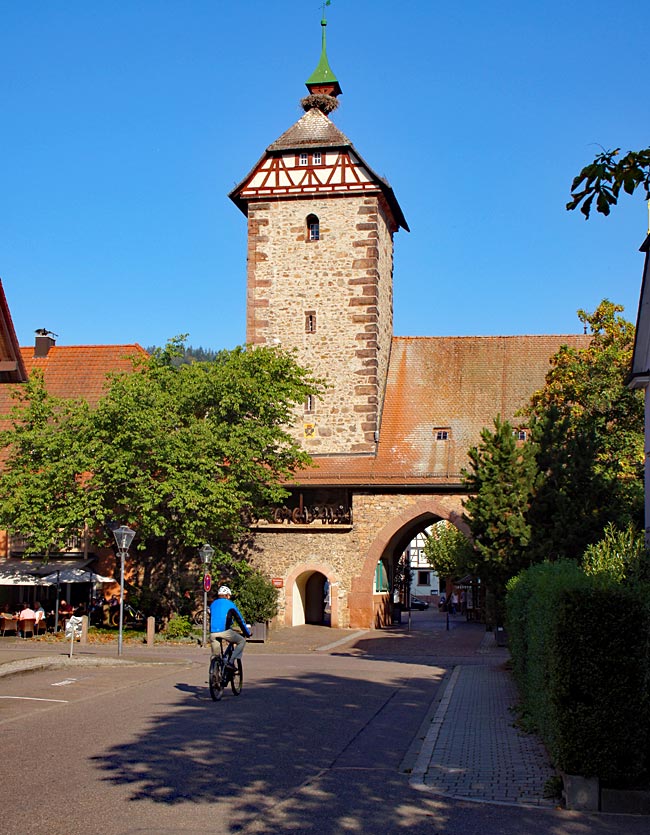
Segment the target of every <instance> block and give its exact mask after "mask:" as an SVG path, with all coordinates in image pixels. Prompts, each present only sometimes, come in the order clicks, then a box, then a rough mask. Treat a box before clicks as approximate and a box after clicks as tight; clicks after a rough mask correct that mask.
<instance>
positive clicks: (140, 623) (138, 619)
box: [110, 603, 145, 629]
mask: <svg viewBox="0 0 650 835" xmlns="http://www.w3.org/2000/svg"><path fill="white" fill-rule="evenodd" d="M114 608H115V611H114V612H113V611H112V612H111V614H110V620H111V625H112V626H116V627H117V626H119V625H120V608H119V606H115V607H114ZM123 621H124V626H127V627H131V628H133V629H143V628H144V624H145V616H144V615H143V614H142V612H141V611H140V610H139V609H135V608H134V607H133V606H131V604H130V603H125V604H124V613H123Z"/></svg>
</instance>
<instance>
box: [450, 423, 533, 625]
mask: <svg viewBox="0 0 650 835" xmlns="http://www.w3.org/2000/svg"><path fill="white" fill-rule="evenodd" d="M469 461H470V467H471V469H470V470H465V471H464V473H463V476H464V482H465V489H466V490H467V492H468V493H469V498H468V499H466V501H465V518H466V520H467V523H468V524H469V527H470V530H471V532H472V537H473V539H474V552H475V565H474V571H475V573H476V574H478V576H479V577H480V578H481V580H482V581H483V582H484V583H485V584H486V586H487V587H488V588H489V589H490V590H491V591H492V593H493V594H494V596H495V598H496V600H497V611H496V612H495V613H494V616H495V617H496V620H497V621H499V620H500V619H501V617H502V608H501V607H502V602H503V600H504V598H505V585H506V582H507V581H508V580H509V579H510V577H513V576H514V575H515V574H517V573H518V572H519V571H520V570H521V569H522V568H525V567H526V566H527V565H528V564H529V559H528V555H527V547H528V544H529V542H530V537H531V528H530V524H529V523H528V520H527V514H528V509H529V507H530V502H531V498H532V496H533V492H534V487H535V481H536V477H537V466H536V462H535V446H534V444H532V443H524V444H520V443H518V442H517V440H516V439H515V435H514V430H513V427H512V425H511V424H510V423H509V422H508V421H505V420H501V417H500V416H497V417H496V418H495V420H494V431H493V432H492V431H490V430H489V429H487V428H486V429H483V431H482V432H481V443H480V444H479V445H478V446H476V447H472V449H470V451H469Z"/></svg>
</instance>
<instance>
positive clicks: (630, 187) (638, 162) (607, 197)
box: [566, 148, 650, 219]
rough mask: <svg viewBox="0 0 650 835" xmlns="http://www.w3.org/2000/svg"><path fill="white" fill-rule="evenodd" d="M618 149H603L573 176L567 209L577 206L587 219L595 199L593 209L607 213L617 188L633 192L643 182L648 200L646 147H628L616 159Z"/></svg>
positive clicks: (649, 184)
mask: <svg viewBox="0 0 650 835" xmlns="http://www.w3.org/2000/svg"><path fill="white" fill-rule="evenodd" d="M620 150H621V149H620V148H615V149H614V150H613V151H603V153H602V154H599V155H598V156H597V157H596V158H595V159H594V161H593V162H592V163H590V164H589V165H586V166H585V167H584V168H583V169H582V171H581V172H580V173H579V174H578V176H577V177H575V178H574V180H573V183H572V184H571V198H572V199H571V200H570V201H569V202H568V203H567V204H566V208H567V209H568V210H569V211H573V209H577V208H578V206H580V211H581V212H582V214H583V215H584V216H585V219H588V218H589V214H590V213H591V208H592V204H593V201H594V199H595V200H596V210H597V211H598V212H600V213H601V214H603V215H608V214H609V213H610V211H611V207H612V206H615V205H616V204H617V202H618V196H619V194H620V191H621V188H622V189H623V191H624V192H625V193H626V194H633V193H634V192H635V191H636V189H637V188H638V187H639V186H643V187H644V189H645V199H646V200H650V148H645V149H643V150H641V151H628V152H627V154H626V155H625V156H624V157H622V158H621V159H618V156H619V154H620ZM581 204H582V205H581Z"/></svg>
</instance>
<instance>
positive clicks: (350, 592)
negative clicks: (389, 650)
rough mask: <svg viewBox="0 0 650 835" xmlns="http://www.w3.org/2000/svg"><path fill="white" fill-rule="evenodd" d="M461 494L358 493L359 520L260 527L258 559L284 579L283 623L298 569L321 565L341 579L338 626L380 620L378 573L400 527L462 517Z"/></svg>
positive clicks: (333, 577)
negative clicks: (375, 582)
mask: <svg viewBox="0 0 650 835" xmlns="http://www.w3.org/2000/svg"><path fill="white" fill-rule="evenodd" d="M461 500H462V497H461V496H459V495H444V496H433V495H428V494H396V493H385V494H382V493H369V492H368V493H366V492H359V493H355V494H354V495H353V498H352V506H353V524H352V526H351V527H350V528H347V527H346V528H343V527H340V526H337V525H322V524H321V523H320V522H314V523H312V525H311V526H305V527H298V526H286V525H285V526H278V527H277V528H273V529H271V528H270V527H267V528H266V529H262V530H259V531H257V532H256V535H255V548H256V555H255V557H254V562H255V564H256V565H257V566H258V567H259V568H260V569H261V570H262V571H263V572H264V574H265V575H266V576H267V577H271V578H274V579H280V580H282V582H283V587H282V589H281V590H280V611H279V614H278V618H277V621H278V624H279V625H291V612H290V611H289V610H288V601H289V600H290V597H291V582H292V578H295V576H296V572H297V571H298V572H299V571H300V570H301V567H303V568H304V570H305V571H307V570H311V569H310V567H314V566H319V568H318V570H321V571H323V572H324V573H326V574H327V577H328V579H329V580H330V582H333V583H336V584H337V585H336V593H337V595H338V606H337V610H338V626H339V627H342V628H345V627H348V626H353V627H359V626H364V627H367V626H371V625H374V614H375V602H374V601H373V586H372V584H373V578H374V572H375V567H376V565H377V562H378V561H379V559H380V558H381V556H382V554H383V553H385V552H387V551H388V552H390V556H391V557H392V555H393V549H394V547H395V542H396V540H397V539H398V538H399V535H400V531H401V532H404V531H405V530H406V529H407V528H408V529H409V530H410V529H413V531H412V535H413V536H415V533H417V530H421V529H422V528H423V527H424V526H425V524H427V525H428V524H431V522H432V521H434V518H445V519H451V520H452V521H455V520H457V518H458V516H459V515H460V514H461V513H462V503H461Z"/></svg>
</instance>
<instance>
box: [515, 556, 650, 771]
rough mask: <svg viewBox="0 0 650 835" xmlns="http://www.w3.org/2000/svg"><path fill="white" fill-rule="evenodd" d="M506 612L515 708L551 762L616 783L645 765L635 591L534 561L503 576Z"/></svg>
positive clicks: (646, 670)
mask: <svg viewBox="0 0 650 835" xmlns="http://www.w3.org/2000/svg"><path fill="white" fill-rule="evenodd" d="M507 612H508V620H507V627H508V635H509V640H510V650H511V654H512V658H513V673H514V676H515V679H516V681H517V684H518V686H519V690H520V695H521V699H522V709H523V715H524V718H525V719H526V720H527V721H528V723H529V724H530V725H531V726H532V727H533V728H534V729H535V730H536V731H537V732H538V733H539V735H540V736H541V737H542V739H543V740H544V742H545V744H546V746H547V748H548V750H549V753H550V755H551V757H552V759H553V762H554V763H555V765H556V766H557V767H558V768H559V769H561V770H563V771H565V772H567V773H569V774H581V775H583V776H585V777H589V776H598V777H600V778H601V779H602V780H604V781H607V782H618V783H620V782H632V781H634V780H635V779H637V778H638V777H640V776H641V775H642V774H644V772H645V771H646V769H650V757H649V756H648V744H649V742H650V716H649V715H648V713H649V711H648V708H649V707H650V699H649V692H648V691H649V684H650V651H649V643H650V616H649V614H650V613H649V609H648V604H647V600H645V599H644V594H643V593H642V592H640V591H639V590H634V589H628V588H625V587H622V586H620V585H617V584H615V583H613V582H612V581H611V580H608V579H604V578H603V577H602V576H600V577H593V576H592V577H589V576H587V575H585V574H584V572H583V571H582V570H581V569H580V568H579V567H578V566H577V565H576V564H575V563H571V562H566V561H565V562H558V563H544V564H542V565H537V566H533V567H532V568H530V569H527V570H526V571H524V572H522V573H521V574H520V575H519V576H518V577H516V578H514V579H513V580H511V581H510V583H509V586H508V597H507Z"/></svg>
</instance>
